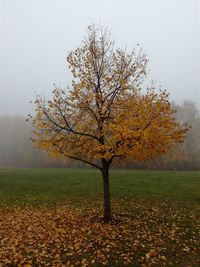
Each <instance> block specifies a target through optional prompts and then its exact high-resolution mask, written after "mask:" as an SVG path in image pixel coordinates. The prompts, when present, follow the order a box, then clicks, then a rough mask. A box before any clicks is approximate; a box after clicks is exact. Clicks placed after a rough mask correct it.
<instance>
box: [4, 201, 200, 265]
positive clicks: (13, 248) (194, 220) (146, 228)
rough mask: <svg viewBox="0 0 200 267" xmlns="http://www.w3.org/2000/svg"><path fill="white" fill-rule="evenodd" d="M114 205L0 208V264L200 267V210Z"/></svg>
mask: <svg viewBox="0 0 200 267" xmlns="http://www.w3.org/2000/svg"><path fill="white" fill-rule="evenodd" d="M123 207H124V205H123V202H115V203H114V207H113V208H114V210H115V213H114V215H113V221H112V222H111V223H110V224H103V223H102V221H101V220H100V219H99V218H100V215H101V212H102V211H101V209H99V208H98V207H97V206H96V205H92V204H91V203H90V204H89V202H85V203H84V207H74V206H71V205H69V204H68V205H67V204H66V205H61V206H56V207H54V208H48V207H31V206H27V207H14V208H11V207H7V206H6V205H5V203H4V205H2V206H1V208H0V266H10V267H11V266H26V267H28V266H82V267H84V266H85V267H86V266H181V267H183V266H195V267H196V266H200V259H199V256H198V255H200V246H199V240H200V217H199V213H200V207H199V205H197V204H194V205H193V207H189V205H188V206H186V207H181V206H176V205H173V204H171V203H167V202H158V203H155V202H152V201H151V202H147V201H144V200H143V201H142V200H141V201H139V200H137V201H129V203H128V204H127V203H126V209H125V210H124V208H123Z"/></svg>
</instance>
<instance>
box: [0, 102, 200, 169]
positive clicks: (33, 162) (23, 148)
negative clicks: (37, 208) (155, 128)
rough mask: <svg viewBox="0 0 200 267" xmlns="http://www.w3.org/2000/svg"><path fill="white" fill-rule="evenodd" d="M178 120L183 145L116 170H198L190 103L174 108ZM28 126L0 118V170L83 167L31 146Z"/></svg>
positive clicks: (199, 131)
mask: <svg viewBox="0 0 200 267" xmlns="http://www.w3.org/2000/svg"><path fill="white" fill-rule="evenodd" d="M175 108H176V110H177V113H176V117H177V120H178V121H182V122H187V123H188V124H189V126H190V128H189V130H188V133H187V137H186V139H185V142H184V143H182V144H178V145H175V146H174V147H173V149H172V150H171V151H170V152H169V153H168V154H167V155H164V156H162V157H158V158H156V159H154V160H149V161H147V162H146V163H142V164H138V163H137V164H136V163H134V162H132V161H131V159H127V160H126V161H125V162H124V161H123V162H121V161H120V160H118V161H116V162H115V164H114V166H115V167H119V168H137V169H166V170H167V169H170V170H200V113H199V110H198V109H197V107H196V105H195V104H194V103H193V102H189V101H185V102H184V103H183V104H182V105H175ZM31 131H32V127H31V125H30V123H29V122H26V118H24V117H22V116H16V117H15V116H13V117H11V116H0V167H1V168H38V167H83V166H84V165H83V164H82V163H79V162H75V161H72V160H69V159H66V158H59V159H53V158H51V157H49V155H48V154H47V153H46V152H44V151H42V150H40V149H38V148H37V147H34V144H33V143H32V142H31V141H30V137H31V136H32V133H31Z"/></svg>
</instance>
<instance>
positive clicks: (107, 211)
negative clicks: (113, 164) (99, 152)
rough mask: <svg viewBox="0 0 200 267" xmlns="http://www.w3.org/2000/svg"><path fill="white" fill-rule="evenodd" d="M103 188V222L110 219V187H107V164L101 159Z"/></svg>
mask: <svg viewBox="0 0 200 267" xmlns="http://www.w3.org/2000/svg"><path fill="white" fill-rule="evenodd" d="M102 175H103V189H104V222H105V223H108V222H109V221H110V220H111V207H110V187H109V164H108V162H106V161H105V160H103V161H102Z"/></svg>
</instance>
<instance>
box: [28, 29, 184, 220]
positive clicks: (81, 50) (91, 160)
mask: <svg viewBox="0 0 200 267" xmlns="http://www.w3.org/2000/svg"><path fill="white" fill-rule="evenodd" d="M147 61H148V60H147V57H146V56H145V55H144V54H143V53H142V51H141V50H139V51H138V52H137V51H133V52H131V53H127V52H126V51H124V50H122V49H115V46H114V42H113V41H112V40H111V36H110V33H109V31H108V30H107V29H104V28H102V27H101V28H98V27H95V26H91V27H89V28H88V36H87V38H86V39H85V40H84V41H83V43H82V45H81V46H80V47H78V48H77V49H76V50H75V51H72V52H69V54H68V56H67V62H68V64H69V68H70V70H71V72H72V74H73V80H72V85H71V89H68V90H67V91H65V90H63V89H60V88H57V87H56V88H55V89H54V90H53V99H52V100H49V101H45V100H44V99H42V98H41V97H37V99H36V101H35V104H36V117H35V118H34V120H33V125H34V127H35V134H36V135H37V137H36V139H37V140H36V141H37V143H38V145H39V146H40V147H41V148H42V149H45V150H47V151H48V152H49V153H50V154H52V155H54V156H59V155H63V156H64V157H69V158H72V159H75V160H80V161H82V162H85V163H87V164H89V165H91V166H93V167H96V168H97V169H99V170H100V171H101V172H102V177H103V185H104V187H103V188H104V221H105V222H108V221H109V220H110V219H111V208H110V191H109V168H110V166H111V163H112V161H113V160H114V158H125V157H132V158H133V159H134V160H136V161H144V160H147V159H149V158H154V157H156V156H158V155H160V154H162V153H165V152H167V151H168V149H169V148H170V147H171V146H172V145H173V144H174V143H176V142H181V141H182V140H183V137H184V134H185V131H186V128H185V127H184V126H181V125H179V124H178V123H177V122H176V121H175V118H174V111H173V110H172V108H171V105H170V102H169V100H168V97H169V96H168V94H167V93H166V91H159V93H156V92H155V90H154V88H153V86H152V87H151V88H149V89H147V92H146V93H145V94H142V93H141V83H142V81H143V79H144V77H145V76H146V67H147Z"/></svg>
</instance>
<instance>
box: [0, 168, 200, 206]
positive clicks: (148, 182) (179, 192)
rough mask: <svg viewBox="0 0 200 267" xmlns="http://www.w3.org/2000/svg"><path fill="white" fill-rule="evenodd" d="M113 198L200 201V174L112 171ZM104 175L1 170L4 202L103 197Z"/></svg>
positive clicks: (78, 171) (0, 194)
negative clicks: (102, 176)
mask: <svg viewBox="0 0 200 267" xmlns="http://www.w3.org/2000/svg"><path fill="white" fill-rule="evenodd" d="M110 183H111V195H112V198H113V199H130V198H142V199H150V200H153V199H157V200H159V199H160V200H169V201H179V202H180V201H184V202H200V172H197V171H196V172H191V171H188V172H187V171H184V172H183V171H134V170H111V172H110ZM101 196H102V179H101V173H100V172H99V171H96V170H93V169H0V202H2V201H5V202H6V203H7V204H9V203H10V204H13V203H15V204H16V203H19V204H20V203H29V204H34V205H35V204H44V203H49V204H53V203H61V202H63V201H68V200H73V201H74V202H77V203H78V202H82V201H83V199H87V198H101Z"/></svg>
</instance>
